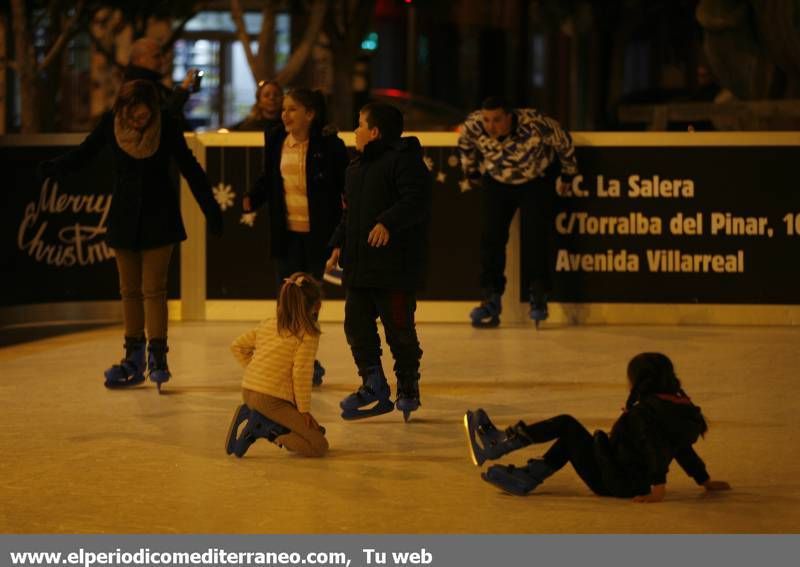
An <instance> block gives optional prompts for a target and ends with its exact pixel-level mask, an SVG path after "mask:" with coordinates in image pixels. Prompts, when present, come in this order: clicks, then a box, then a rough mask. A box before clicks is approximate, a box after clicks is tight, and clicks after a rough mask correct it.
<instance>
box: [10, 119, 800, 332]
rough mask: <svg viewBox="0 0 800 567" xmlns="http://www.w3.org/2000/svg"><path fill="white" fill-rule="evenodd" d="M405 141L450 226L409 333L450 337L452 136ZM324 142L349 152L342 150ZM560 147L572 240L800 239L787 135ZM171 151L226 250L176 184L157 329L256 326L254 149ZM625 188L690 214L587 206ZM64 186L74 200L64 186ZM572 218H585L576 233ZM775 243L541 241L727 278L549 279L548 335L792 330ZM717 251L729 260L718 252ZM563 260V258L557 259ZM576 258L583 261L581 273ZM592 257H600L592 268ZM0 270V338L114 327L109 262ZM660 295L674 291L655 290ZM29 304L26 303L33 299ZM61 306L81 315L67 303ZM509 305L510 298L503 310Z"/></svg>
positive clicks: (55, 144)
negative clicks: (0, 287) (573, 180)
mask: <svg viewBox="0 0 800 567" xmlns="http://www.w3.org/2000/svg"><path fill="white" fill-rule="evenodd" d="M410 134H411V135H417V136H419V137H420V139H421V141H422V144H423V147H424V148H425V154H426V158H428V160H427V161H428V162H429V167H430V168H431V170H432V174H433V176H434V218H447V219H453V222H450V223H447V224H444V223H434V226H433V228H432V231H433V232H432V237H431V244H432V251H431V257H432V261H431V270H430V272H431V276H430V278H429V284H428V288H427V289H426V291H425V292H423V293H421V294H420V301H419V307H418V320H419V321H420V322H466V321H467V314H468V312H469V310H470V309H471V308H472V307H474V305H475V304H476V301H477V299H478V297H479V295H480V290H479V289H478V286H477V272H478V269H479V265H478V242H479V233H480V216H479V212H480V211H479V207H480V199H479V195H478V194H477V192H475V191H466V192H462V188H461V186H460V185H459V184H460V183H462V182H463V179H462V176H461V174H460V166H459V164H458V162H457V156H456V152H455V149H454V148H455V143H456V140H457V135H456V134H454V133H410ZM340 135H341V137H342V139H343V140H344V141H345V143H346V144H347V145H348V146H351V147H352V145H353V141H354V139H353V134H352V133H342V134H340ZM573 137H574V139H575V143H576V146H577V152H578V160H579V163H580V164H581V165H582V173H583V174H584V177H585V178H584V179H583V180H582V181H581V182H580V183H579V185H578V186H576V188H575V189H576V193H575V194H573V196H572V197H571V198H567V199H561V200H559V201H558V203H559V210H560V211H561V212H562V213H564V214H566V215H570V214H572V213H574V212H575V211H576V210H577V209H580V210H579V211H578V212H579V213H581V214H583V215H584V217H583V219H582V220H581V218H580V217H577V220H576V218H572V217H569V216H567V217H564V216H563V215H562V220H561V227H562V229H564V228H570V229H574V228H575V226H578V225H579V224H580V223H581V222H584V223H585V224H586V225H587V226H586V227H584V228H587V229H591V228H592V226H591V225H590V224H589V223H592V222H594V223H595V228H596V229H597V227H598V226H600V224H599V223H603V222H605V226H606V229H608V225H609V222H613V223H615V226H616V227H617V228H618V227H619V226H621V225H620V223H622V222H623V221H624V222H625V223H627V226H628V230H631V227H634V228H633V230H636V228H635V226H636V224H637V220H638V221H641V218H639V217H636V216H635V215H634V216H631V215H632V214H634V213H639V214H640V216H644V217H647V218H652V217H655V216H659V215H660V216H661V217H663V218H662V225H663V226H662V230H666V229H665V227H666V226H667V225H668V223H669V222H670V219H672V218H673V217H674V216H675V215H676V214H677V213H681V214H682V215H683V217H684V218H682V219H681V223H686V222H689V224H688V225H684V224H681V226H682V227H684V228H688V229H690V230H691V228H692V227H691V223H690V221H686V218H689V219H692V218H695V217H696V215H697V214H700V215H701V216H702V217H703V222H704V223H705V228H706V230H708V223H709V222H710V220H711V217H710V215H711V213H712V212H716V213H717V216H719V215H720V214H722V213H724V212H726V211H728V212H732V214H733V216H741V217H743V218H758V217H761V216H764V217H768V224H769V226H770V228H772V229H773V230H774V231H778V230H782V231H783V232H784V233H785V232H786V231H787V230H790V229H791V230H794V227H793V226H791V227H790V225H793V223H792V222H791V221H792V220H793V219H794V216H791V218H787V220H783V215H784V214H785V215H787V217H788V216H790V215H798V220H797V223H798V226H797V232H800V191H798V190H797V189H798V188H797V187H796V183H795V177H792V176H791V175H790V172H791V170H792V168H793V167H794V166H795V164H796V163H797V161H798V160H800V133H798V132H780V133H776V132H754V133H717V132H714V133H705V132H703V133H677V132H662V133H606V132H597V133H582V132H576V133H574V134H573ZM83 138H84V135H82V134H58V135H38V136H6V137H0V147H1V150H2V153H3V154H4V156H5V157H4V159H3V161H7V162H11V163H10V164H8V163H6V164H4V165H7V166H9V165H10V166H14V167H15V168H18V169H19V168H20V167H23V165H24V164H27V165H30V163H32V162H34V161H39V160H41V159H46V158H47V156H50V155H55V153H57V152H60V151H63V149H65V148H67V147H69V146H73V145H75V144H77V143H79V142H80V141H81V140H82V139H83ZM187 142H188V143H189V145H190V147H191V148H192V150H193V151H194V153H195V155H196V156H197V158H198V161H199V162H200V163H201V165H202V166H203V167H204V168H205V169H206V170H207V172H208V174H209V178H210V179H211V182H212V186H214V187H215V189H216V190H217V192H222V194H223V196H224V195H228V196H229V197H230V198H232V200H233V203H234V204H233V207H232V208H227V210H226V211H225V213H224V214H225V217H226V218H225V220H226V234H225V237H224V238H223V239H221V240H214V239H203V238H197V237H196V236H192V235H198V234H203V233H204V231H205V221H204V218H203V216H202V213H201V212H200V210H199V208H198V207H197V205H196V204H195V203H194V200H193V199H192V198H191V194H190V192H189V190H188V187H187V186H186V183H185V181H184V180H182V181H181V203H182V211H183V217H184V223H185V225H186V229H187V232H188V233H189V235H190V238H189V240H188V241H187V242H185V243H184V244H183V245H182V246H181V247H180V248H181V249H180V253H179V254H176V256H175V257H174V264H173V266H172V267H171V269H172V270H173V272H172V273H171V276H170V295H169V297H170V302H169V304H170V317H171V318H172V319H176V320H241V319H258V318H260V317H262V316H263V315H264V314H265V313H269V312H270V309H272V306H273V305H274V297H275V289H274V288H275V283H274V280H275V278H274V274H273V273H272V266H271V262H269V260H268V258H267V238H266V225H265V223H264V222H263V211H262V218H261V219H259V218H258V217H257V218H256V222H255V225H254V226H253V227H252V228H251V227H249V226H247V225H246V224H243V222H242V220H243V219H241V211H240V210H239V202H240V199H241V194H242V192H243V191H244V189H245V188H246V187H248V186H249V185H250V184H251V183H252V182H253V181H254V179H255V176H257V175H258V173H259V171H260V168H261V162H260V160H261V155H262V153H263V136H262V135H261V134H260V133H235V134H224V133H201V134H187ZM20 148H26V151H25V152H24V153H25V155H26V157H25V158H24V159H20V156H19V153H17V154H14V155H9V152H13V151H14V150H19V149H20ZM665 156H666V157H667V158H669V160H668V161H667V162H666V165H664V164H663V163H661V162H660V161H659V160H662V159H664V158H665ZM26 160H27V161H26ZM107 161H108V160H106V162H107ZM106 165H107V163H106ZM101 167H103V166H101ZM4 170H6V171H7V169H4ZM631 172H633V173H636V174H638V175H639V176H640V178H641V179H651V180H653V179H654V176H655V175H659V173H660V176H659V178H658V179H657V180H655V183H656V184H658V183H662V184H663V180H664V179H666V180H669V183H668V186H667V190H668V192H669V191H673V192H675V189H674V185H675V184H674V183H673V182H672V181H671V180H672V179H690V180H692V181H693V185H694V189H693V190H694V195H693V196H692V197H691V198H682V197H678V198H675V197H659V198H648V199H645V198H638V200H634V199H631V198H626V197H625V196H622V197H616V198H613V197H612V198H608V197H606V198H605V199H601V198H600V197H599V196H598V195H597V192H598V191H599V189H598V187H600V185H601V184H602V185H603V189H604V190H605V191H609V187H608V180H609V179H615V178H616V179H618V180H619V181H620V184H621V185H622V186H623V188H622V189H623V191H624V190H625V181H626V178H627V177H629V176H630V174H631ZM687 172H688V173H687ZM709 175H710V176H711V177H709ZM600 176H602V177H603V180H602V183H599V182H598V180H597V179H598V177H600ZM98 178H102V174H98V172H97V171H96V170H93V173H92V175H91V176H90V177H84V178H83V179H84V181H83V183H84V184H86V183H88V184H89V185H91V184H92V183H93V182H94V184H96V179H98ZM19 179H20V175H15V181H17V182H19ZM87 179H88V181H86V180H87ZM754 179H757V180H758V186H755V184H754V183H753V180H754ZM747 183H750V185H747ZM78 184H79V185H80V184H81V180H80V179H78ZM737 184H740V185H742V187H744V189H742V187H738V186H737ZM628 189H629V187H628ZM733 189H738V190H736V191H734V190H733ZM27 190H28V191H29V192H30V191H33V192H34V195H35V193H37V189H36V188H34V187H28V189H27ZM23 191H25V188H23ZM28 200H29V201H32V200H33V198H31V199H28ZM7 201H10V199H7ZM750 209H752V210H750ZM19 216H20V213H19V212H17V213H16V218H12V219H10V220H11V222H9V223H4V224H6V225H8V226H10V227H11V230H8V228H6V229H5V230H6V233H4V234H5V238H4V240H5V241H6V244H5V245H4V246H8V243H9V242H11V241H14V240H15V239H16V237H17V230H18V228H19V218H18V217H19ZM573 217H574V215H573ZM587 217H593V218H588V220H587ZM570 218H572V220H571V221H570ZM603 218H605V219H606V220H605V221H603V220H602V219H603ZM565 219H566V220H565ZM609 219H611V220H609ZM626 219H627V220H626ZM15 220H16V222H14V221H15ZM259 220H260V221H261V222H259ZM570 222H571V223H572V224H571V225H570ZM639 224H641V223H639ZM597 230H600V229H597ZM12 232H13V234H12ZM519 233H520V222H519V215H517V216H516V217H515V219H514V221H513V223H512V227H511V238H510V239H509V245H508V247H507V258H508V261H507V269H506V276H507V278H508V285H507V290H506V294H505V296H504V312H503V317H502V319H503V324H523V325H524V324H530V322H529V320H528V317H527V311H528V304H527V301H526V294H525V293H524V292H523V290H525V289H527V282H523V281H522V276H521V271H522V270H521V259H522V258H523V256H524V251H523V250H522V247H521V245H520V242H519ZM789 236H790V235H787V234H778V235H777V238H772V237H770V238H772V239H771V240H767V238H766V237H765V236H764V235H754V236H753V235H751V236H743V237H741V238H739V237H737V236H733V237H728V236H726V235H715V236H714V237H713V238H712V237H711V236H710V235H709V236H707V237H706V236H703V237H698V236H694V235H688V236H685V237H684V235H680V238H679V237H678V236H676V235H672V234H666V235H665V234H663V233H662V234H661V235H653V234H635V235H619V234H614V235H608V234H580V235H576V234H574V233H568V234H558V233H557V236H556V248H559V249H561V250H566V251H567V253H566V254H562V255H561V267H562V268H564V266H569V265H572V266H575V265H577V266H578V267H581V266H582V264H581V262H587V261H588V262H589V264H583V267H586V266H587V265H589V266H592V265H595V266H596V265H597V262H601V261H603V262H606V264H607V265H610V266H611V267H614V266H615V265H616V266H617V267H619V266H621V265H622V263H623V260H630V258H629V257H625V258H620V254H619V253H618V251H619V250H620V249H626V250H628V251H630V250H636V247H637V246H644V247H646V248H647V249H651V250H662V249H663V250H666V251H673V250H679V249H680V248H681V247H686V248H687V253H688V254H689V255H707V256H709V259H708V260H707V261H706V264H707V265H706V268H707V269H711V267H712V265H711V262H715V265H714V266H715V267H719V266H722V267H723V268H725V267H726V266H725V265H724V263H725V262H727V268H729V269H730V270H732V271H731V272H729V273H719V274H718V273H705V274H701V275H702V277H698V274H694V273H689V274H686V273H677V274H676V273H668V272H666V273H659V274H647V273H641V272H644V270H642V269H641V265H642V264H643V263H644V262H645V255H644V254H639V255H640V258H639V264H640V266H639V267H640V273H630V272H627V273H626V272H622V273H619V272H614V271H609V272H607V273H606V272H603V273H592V272H585V271H581V270H580V269H579V270H577V271H569V270H568V271H567V272H566V273H565V272H563V271H562V272H561V273H556V279H555V282H556V286H555V287H556V297H555V298H553V300H551V308H550V320H549V322H548V323H549V324H552V325H569V324H664V325H671V324H694V325H796V324H798V321H800V306H799V305H798V303H800V294H797V293H796V292H795V291H794V290H796V289H798V284H800V275H799V272H798V270H800V268H799V267H798V264H800V263H798V262H796V261H794V260H792V259H793V258H795V259H796V258H797V257H798V252H800V250H799V248H800V237H798V236H797V233H795V234H794V235H792V238H790V237H789ZM728 241H730V242H734V245H729V243H728ZM643 242H644V243H645V244H642V243H643ZM676 243H677V244H676ZM720 243H722V245H720ZM767 243H769V246H767V245H766V244H767ZM698 245H699V247H698ZM701 248H702V250H700V249H701ZM706 248H707V249H706ZM737 250H740V251H741V255H738V254H737ZM607 251H612V252H614V253H610V252H609V253H607ZM569 253H572V257H571V258H570V256H569ZM637 253H638V252H637ZM679 253H680V252H679ZM578 254H580V256H578ZM670 254H671V252H669V253H667V254H665V255H664V256H663V258H665V259H664V260H663V263H664V265H665V266H667V265H668V263H669V262H672V261H673V260H672V257H671V256H670V257H667V256H669V255H670ZM587 255H588V256H590V258H589V260H584V259H583V257H584V256H587ZM599 256H605V259H604V258H598V257H599ZM711 256H713V257H714V258H711ZM4 257H5V258H6V259H4V262H3V265H4V268H7V267H9V266H11V268H12V271H13V272H14V273H16V274H22V275H21V277H22V280H23V284H24V285H19V286H18V287H20V288H22V289H23V291H24V292H23V293H21V294H20V295H21V297H17V298H15V297H14V296H15V293H11V294H4V295H6V296H7V297H11V301H9V300H8V299H6V302H5V304H3V305H2V306H0V314H2V317H0V321H2V324H4V325H5V324H14V323H17V324H18V323H24V322H30V321H37V320H58V319H62V318H69V319H75V318H87V319H97V318H100V319H105V318H108V317H111V318H115V319H118V318H119V315H120V310H119V306H118V305H116V306H115V304H116V303H117V302H116V301H115V300H116V298H117V295H118V292H117V289H116V273H115V269H114V267H113V261H111V262H106V263H105V265H104V266H103V267H102V268H101V267H98V266H93V267H92V268H93V275H92V276H91V277H90V278H84V279H80V278H79V281H78V283H75V282H73V281H71V279H70V277H69V275H68V274H67V272H68V269H63V270H61V271H57V273H56V274H52V275H48V274H47V273H46V272H44V275H42V274H43V272H42V271H41V270H39V271H37V270H33V273H34V275H33V276H30V275H28V274H27V273H26V266H25V261H24V260H25V258H24V256H23V259H22V260H19V258H17V259H11V260H8V259H7V258H9V257H10V255H9V254H8V252H6V253H4ZM676 258H677V259H676V260H675V261H677V262H680V261H681V259H682V257H680V256H677V257H676ZM691 259H692V258H690V259H689V260H691ZM700 260H701V261H702V258H700ZM737 262H741V264H742V265H743V266H744V272H739V273H736V272H734V271H733V270H736V269H739V266H738V265H737ZM753 262H756V263H757V264H758V263H761V265H762V269H759V271H758V272H753V273H745V272H747V269H748V268H750V266H751V264H753ZM615 263H616V264H615ZM673 263H674V262H673ZM606 267H608V266H606ZM701 267H702V266H701ZM4 271H5V270H4ZM202 274H205V276H206V277H202ZM743 274H744V275H743ZM762 280H763V281H762ZM662 282H677V283H678V284H680V285H671V284H670V285H664V286H662ZM31 283H33V284H35V285H31ZM39 284H42V285H39ZM740 284H741V285H740ZM745 284H746V285H745ZM660 286H661V287H660ZM681 286H683V288H681ZM62 288H63V293H62ZM12 291H16V288H15V289H13V290H12ZM37 292H38V293H39V295H35V294H36V293H37ZM559 293H560V294H561V295H559ZM81 294H83V295H81ZM326 296H327V298H328V299H327V301H326V306H325V309H324V311H323V314H322V318H323V320H327V321H340V320H341V318H342V316H343V302H342V299H343V295H342V293H341V289H340V288H335V287H333V286H328V285H327V284H326ZM628 296H635V297H631V298H628ZM75 297H79V298H80V299H81V300H80V301H77V300H71V299H72V298H75ZM512 298H519V301H513V300H512ZM15 299H16V301H15ZM626 299H629V300H626ZM42 300H44V301H45V302H42Z"/></svg>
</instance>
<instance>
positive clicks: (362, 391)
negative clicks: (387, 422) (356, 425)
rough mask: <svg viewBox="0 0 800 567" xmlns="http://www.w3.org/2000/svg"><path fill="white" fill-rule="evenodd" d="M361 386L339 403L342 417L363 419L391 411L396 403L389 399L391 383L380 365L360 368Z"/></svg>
mask: <svg viewBox="0 0 800 567" xmlns="http://www.w3.org/2000/svg"><path fill="white" fill-rule="evenodd" d="M359 374H360V375H361V382H362V384H361V387H360V388H359V389H358V390H356V391H355V392H353V393H352V394H350V395H349V396H347V397H346V398H345V399H343V400H342V401H341V402H340V403H339V407H340V408H342V419H347V420H352V419H363V418H365V417H372V416H375V415H381V414H384V413H389V412H390V411H392V410H393V409H394V404H393V403H392V401H391V400H390V399H389V396H390V392H389V383H388V382H387V381H386V376H385V375H384V374H383V368H382V367H381V366H380V365H377V366H369V367H367V368H364V369H363V370H359Z"/></svg>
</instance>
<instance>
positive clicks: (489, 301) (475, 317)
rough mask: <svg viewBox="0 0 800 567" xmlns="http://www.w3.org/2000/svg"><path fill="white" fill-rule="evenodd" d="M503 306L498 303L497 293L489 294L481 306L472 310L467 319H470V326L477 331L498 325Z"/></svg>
mask: <svg viewBox="0 0 800 567" xmlns="http://www.w3.org/2000/svg"><path fill="white" fill-rule="evenodd" d="M502 312H503V306H502V303H501V302H500V294H499V293H490V294H488V295H487V296H486V299H484V300H483V301H481V304H480V305H479V306H478V307H476V308H475V309H473V310H472V311H471V312H470V314H469V317H470V319H472V326H473V327H476V328H478V329H491V328H493V327H497V326H498V325H499V324H500V313H502Z"/></svg>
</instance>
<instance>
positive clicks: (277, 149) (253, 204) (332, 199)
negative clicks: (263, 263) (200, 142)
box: [248, 124, 349, 258]
mask: <svg viewBox="0 0 800 567" xmlns="http://www.w3.org/2000/svg"><path fill="white" fill-rule="evenodd" d="M286 136H287V134H286V130H285V129H284V127H283V125H282V124H281V125H278V126H277V127H276V128H273V129H271V130H269V131H266V132H264V147H265V150H264V172H263V173H262V174H261V176H260V177H259V178H258V180H256V183H255V185H254V186H253V188H252V190H251V191H250V192H249V193H248V196H249V197H250V209H251V210H253V211H254V210H256V209H257V208H259V207H260V206H261V205H263V204H264V203H266V204H267V207H268V210H269V221H270V222H269V227H270V255H271V256H272V257H273V258H286V256H287V253H288V243H287V242H288V241H287V236H288V232H289V229H288V227H287V223H286V197H285V195H284V190H283V177H282V176H281V152H282V151H283V142H284V140H286ZM348 161H349V159H348V157H347V149H346V148H345V146H344V142H343V141H342V140H341V138H339V137H338V136H337V135H336V133H335V132H327V131H319V130H316V129H315V130H312V131H311V134H310V136H309V139H308V152H307V153H306V194H307V196H308V215H309V224H310V227H311V232H310V233H309V237H310V241H311V246H312V247H313V249H314V253H315V255H317V256H320V257H321V256H325V257H326V258H327V246H328V240H329V239H330V237H331V234H333V231H334V230H335V229H336V226H337V225H338V224H339V219H340V217H341V214H342V190H343V188H344V172H345V169H347V163H348Z"/></svg>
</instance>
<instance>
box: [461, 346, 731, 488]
mask: <svg viewBox="0 0 800 567" xmlns="http://www.w3.org/2000/svg"><path fill="white" fill-rule="evenodd" d="M628 381H629V385H630V395H629V396H628V400H627V402H626V404H625V410H624V411H623V414H622V415H621V416H620V418H619V419H618V420H617V421H616V423H614V426H613V427H612V428H611V434H610V436H609V435H606V433H605V432H603V431H597V432H595V434H594V436H592V435H591V434H590V433H589V432H588V431H587V430H586V428H585V427H584V426H583V425H581V424H580V423H579V422H578V421H577V420H576V419H575V418H574V417H572V416H570V415H559V416H556V417H553V418H550V419H547V420H544V421H540V422H537V423H534V424H532V425H526V424H525V423H523V422H522V421H520V422H519V423H517V424H516V425H515V426H513V427H509V428H508V429H507V430H506V431H500V430H498V429H497V428H496V427H495V426H494V424H492V422H491V420H490V419H489V416H487V415H486V412H484V411H483V410H480V409H479V410H477V411H476V412H467V414H466V415H465V416H464V426H465V427H466V430H467V437H468V441H469V449H470V453H471V456H472V460H473V462H474V463H475V464H476V465H481V464H483V462H484V461H485V460H486V459H498V458H500V457H501V456H503V455H505V454H507V453H510V452H511V451H514V450H516V449H519V448H522V447H525V446H528V445H531V444H534V443H546V442H549V441H554V440H555V443H554V444H553V445H552V446H551V447H550V449H548V451H547V452H546V453H545V455H544V456H543V457H542V458H541V459H530V460H529V461H528V463H527V465H526V466H524V467H515V466H514V465H507V466H502V465H493V466H491V467H489V469H488V470H487V471H486V472H485V473H483V474H482V475H481V477H482V478H483V479H484V480H485V481H487V482H489V483H491V484H494V485H495V486H498V487H499V488H502V489H503V490H505V491H506V492H510V493H512V494H517V495H520V496H522V495H525V494H527V493H529V492H530V491H532V490H533V489H534V488H536V487H537V486H538V485H539V484H541V483H542V481H544V479H546V478H547V477H549V476H550V475H552V474H553V473H554V472H556V471H557V470H559V469H561V468H562V467H564V466H565V465H566V464H567V463H571V464H572V466H573V467H574V468H575V471H576V472H577V473H578V476H580V477H581V479H582V480H583V481H584V482H585V483H586V485H587V486H588V487H589V488H590V489H591V490H592V491H593V492H594V493H595V494H599V495H601V496H615V497H618V498H633V499H634V501H636V502H660V501H661V500H663V499H664V495H665V494H666V482H667V470H668V468H669V465H670V463H671V462H672V460H673V459H674V460H676V461H677V462H678V464H679V465H680V466H681V468H682V469H683V470H684V471H685V472H686V474H688V475H689V476H691V477H692V478H693V479H694V480H695V482H696V483H697V484H699V485H701V486H703V487H705V489H706V490H729V489H730V485H729V484H728V483H727V482H725V481H715V480H711V478H710V477H709V475H708V472H706V466H705V463H703V460H702V459H701V458H700V457H699V456H698V455H697V453H696V452H695V451H694V449H693V448H692V445H694V443H695V442H696V441H697V440H698V438H699V437H701V436H703V435H704V434H705V433H706V431H707V429H708V427H707V425H706V421H705V418H704V417H703V414H702V412H701V411H700V408H699V407H697V406H695V405H694V404H693V403H692V401H691V399H689V396H687V395H686V392H684V391H683V389H682V388H681V383H680V381H679V380H678V378H677V377H676V376H675V371H674V368H673V366H672V361H670V359H669V358H668V357H666V356H665V355H663V354H661V353H655V352H644V353H641V354H638V355H636V356H635V357H633V358H632V359H631V361H630V362H629V363H628Z"/></svg>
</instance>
